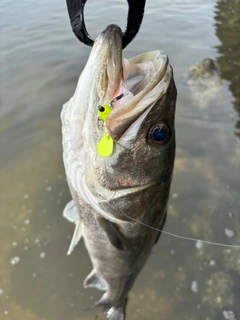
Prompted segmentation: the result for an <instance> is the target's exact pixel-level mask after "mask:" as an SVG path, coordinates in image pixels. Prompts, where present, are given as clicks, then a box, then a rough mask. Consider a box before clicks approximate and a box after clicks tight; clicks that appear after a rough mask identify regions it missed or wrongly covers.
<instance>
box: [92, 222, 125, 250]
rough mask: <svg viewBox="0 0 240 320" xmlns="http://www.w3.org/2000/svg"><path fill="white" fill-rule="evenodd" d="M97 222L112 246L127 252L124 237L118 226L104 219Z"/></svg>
mask: <svg viewBox="0 0 240 320" xmlns="http://www.w3.org/2000/svg"><path fill="white" fill-rule="evenodd" d="M97 220H98V223H99V225H100V226H101V228H102V229H103V230H104V231H105V233H106V234H107V236H108V239H109V241H110V242H111V244H112V245H113V246H114V247H116V248H117V249H119V250H124V251H127V248H126V245H125V243H124V239H123V235H121V233H120V231H119V230H118V228H117V225H116V224H114V223H112V222H111V221H109V220H107V219H104V218H102V217H101V218H98V219H97Z"/></svg>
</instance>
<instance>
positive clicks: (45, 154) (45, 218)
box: [0, 0, 240, 320]
mask: <svg viewBox="0 0 240 320" xmlns="http://www.w3.org/2000/svg"><path fill="white" fill-rule="evenodd" d="M126 15H127V6H126V1H124V0H122V1H120V0H116V1H112V2H111V4H109V1H107V0H101V1H100V0H98V1H97V0H95V1H93V0H92V1H90V0H89V3H88V4H87V6H86V24H87V27H88V30H89V33H90V34H91V35H92V36H93V37H95V36H96V35H97V34H98V33H99V31H100V30H103V29H104V28H105V27H106V25H107V24H110V23H117V24H119V25H120V26H121V27H123V28H124V26H125V20H126ZM239 16H240V2H239V1H238V0H232V1H211V0H208V1H202V0H201V1H200V0H194V1H193V0H184V1H179V0H172V1H170V0H163V1H157V0H152V1H148V3H147V5H146V14H145V17H144V21H143V24H142V27H141V30H140V33H139V34H138V35H137V37H136V39H135V40H134V41H133V42H132V43H131V44H130V45H129V46H128V48H127V49H126V50H125V56H126V57H131V56H134V55H136V54H139V53H142V52H144V51H150V50H156V49H162V50H164V51H165V52H166V53H167V54H168V55H169V59H170V62H171V64H172V66H173V69H174V73H175V80H176V85H177V88H178V101H177V113H176V130H177V154H176V161H175V170H174V178H173V182H172V189H171V197H170V202H169V213H168V219H167V223H166V226H165V231H169V232H173V233H176V234H180V235H184V236H187V237H193V238H199V239H204V240H208V241H214V242H221V243H226V244H238V245H240V196H239V193H240V141H239V129H240V125H239V123H240V121H239V115H240V92H239V88H240V84H239V75H240V35H239V29H240V20H239ZM0 17H1V22H0V23H1V30H2V31H1V48H0V52H1V53H0V54H1V56H0V58H1V62H0V64H1V80H0V81H1V82H0V86H1V87H0V89H1V109H0V134H1V142H0V143H1V149H0V150H1V166H0V174H1V206H0V209H1V213H0V217H1V220H0V221H1V222H0V239H1V246H0V261H1V268H0V319H11V320H15V319H29V320H55V319H56V320H66V319H68V320H78V319H81V320H88V319H89V320H90V319H99V320H100V319H104V317H103V315H102V313H101V310H99V309H97V310H91V311H84V310H85V309H86V308H89V307H91V306H92V305H93V303H94V302H95V301H96V300H98V298H99V297H100V295H101V293H99V292H97V291H96V290H84V289H83V287H82V282H83V280H84V278H85V277H86V275H87V274H88V273H89V271H90V270H91V264H90V261H89V257H88V254H87V252H86V250H85V248H84V244H83V242H81V243H80V244H79V245H78V247H77V248H76V249H75V251H74V252H73V253H72V255H71V256H69V257H68V256H66V252H67V249H68V245H69V242H70V238H71V235H72V232H73V225H71V224H69V223H68V222H67V221H65V220H64V219H63V218H62V210H63V208H64V206H65V204H66V203H67V202H68V201H69V199H70V194H69V191H68V186H67V183H66V179H65V173H64V169H63V164H62V148H61V132H60V128H61V127H60V118H59V115H60V112H61V108H62V104H63V103H64V102H66V101H67V100H69V98H70V97H71V96H72V94H73V92H74V90H75V87H76V83H77V79H78V77H79V74H80V73H81V71H82V69H83V67H84V65H85V63H86V61H87V57H88V55H89V52H90V48H89V47H86V46H84V45H82V44H80V43H79V42H78V41H77V39H76V38H75V37H74V35H73V34H72V31H71V28H70V25H69V20H68V15H67V9H66V5H65V3H64V1H61V2H59V1H57V0H52V1H51V3H49V1H46V0H43V1H41V3H38V2H35V1H33V0H22V1H21V2H16V3H14V5H11V6H10V5H9V2H8V1H7V0H3V1H1V4H0ZM206 57H208V58H212V59H215V60H217V62H218V63H219V66H220V71H221V74H222V82H221V83H219V84H217V85H214V86H212V87H211V89H207V88H202V87H198V86H190V85H189V83H188V81H187V77H186V70H187V68H189V67H190V66H192V65H194V64H195V63H197V62H199V61H200V60H202V59H204V58H206ZM239 276H240V249H228V248H224V247H219V246H213V245H206V244H203V243H201V242H191V241H187V240H181V239H178V238H175V237H171V236H169V235H165V234H163V235H162V237H161V241H159V243H158V244H157V245H156V246H155V248H154V250H153V254H152V255H151V257H150V259H149V261H148V263H147V265H146V267H145V268H144V269H143V271H142V272H141V274H140V275H139V277H138V278H137V281H136V282H135V285H134V287H133V289H132V291H131V293H130V295H129V303H128V307H127V315H128V319H133V320H134V319H139V320H141V319H142V320H146V319H151V320H159V319H161V320H172V319H175V318H176V317H177V318H178V319H181V320H185V319H186V320H190V319H191V320H203V319H204V320H219V319H231V320H234V319H240V305H239V301H240V280H239V279H240V278H239Z"/></svg>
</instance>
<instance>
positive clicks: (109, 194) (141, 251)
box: [61, 25, 177, 320]
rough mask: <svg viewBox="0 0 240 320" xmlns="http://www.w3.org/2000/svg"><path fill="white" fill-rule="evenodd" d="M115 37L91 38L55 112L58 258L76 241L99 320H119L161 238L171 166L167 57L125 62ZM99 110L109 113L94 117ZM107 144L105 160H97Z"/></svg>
mask: <svg viewBox="0 0 240 320" xmlns="http://www.w3.org/2000/svg"><path fill="white" fill-rule="evenodd" d="M122 36H123V34H122V31H121V28H120V27H119V26H117V25H109V26H108V27H107V28H106V29H105V30H104V31H103V32H102V33H100V35H99V36H98V37H97V38H96V40H95V42H94V45H93V48H92V50H91V53H90V56H89V58H88V61H87V63H86V65H85V67H84V69H83V71H82V73H81V75H80V77H79V80H78V84H77V88H76V91H75V93H74V95H73V97H72V98H71V99H70V100H69V101H68V102H66V103H65V104H64V105H63V109H62V112H61V121H62V145H63V162H64V166H65V172H66V177H67V182H68V186H69V189H70V192H71V196H72V200H71V201H70V202H69V203H68V204H67V205H66V207H65V209H64V211H63V216H64V217H65V218H66V219H67V220H69V221H70V222H72V223H74V224H75V230H74V234H73V238H72V241H71V243H70V247H69V250H68V254H70V253H71V252H72V251H73V249H74V247H75V246H76V245H77V243H78V242H79V241H80V239H81V238H83V240H84V243H85V247H86V249H87V251H88V253H89V257H90V259H91V262H92V267H93V269H92V271H91V272H90V274H89V275H88V276H87V277H86V279H85V280H84V283H83V285H84V287H85V288H91V287H94V288H96V289H99V290H103V291H104V293H103V296H102V297H101V299H100V300H99V301H98V302H97V303H96V304H95V306H102V307H103V308H104V310H105V314H106V317H107V319H109V320H124V319H125V318H126V312H125V309H126V304H127V299H128V293H129V291H130V289H131V287H132V285H133V283H134V281H135V279H136V277H137V275H138V274H139V272H140V271H141V269H142V268H143V266H144V264H145V263H146V261H147V259H148V257H149V255H150V253H151V251H152V248H153V246H154V244H155V243H156V242H157V241H158V238H159V236H160V234H161V229H162V228H163V225H164V223H165V219H166V215H167V203H168V198H169V192H170V186H171V180H172V175H173V167H174V159H175V126H174V121H175V107H176V98H177V90H176V86H175V82H174V77H173V69H172V67H171V65H170V64H169V59H168V56H167V55H166V54H165V53H164V52H163V51H161V50H156V51H151V52H147V53H143V54H140V55H138V56H136V57H134V58H131V59H125V58H123V53H122ZM99 106H101V108H99ZM103 106H109V107H110V109H109V111H108V112H107V113H106V114H105V116H104V117H102V119H101V117H99V110H101V109H104V108H103ZM103 137H108V138H107V139H106V138H105V140H103ZM107 140H111V141H112V142H111V143H112V144H111V145H112V149H111V152H109V153H107V154H104V152H103V154H101V152H99V148H98V146H99V143H101V144H102V148H103V149H104V143H105V142H101V141H107ZM106 143H107V142H106ZM106 148H108V146H106Z"/></svg>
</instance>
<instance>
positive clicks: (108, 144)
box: [97, 134, 113, 158]
mask: <svg viewBox="0 0 240 320" xmlns="http://www.w3.org/2000/svg"><path fill="white" fill-rule="evenodd" d="M97 152H98V153H99V154H100V156H102V157H104V158H107V157H109V156H110V155H111V154H112V152H113V139H112V138H111V137H110V135H109V134H105V136H103V137H102V139H101V140H100V141H99V143H98V145H97Z"/></svg>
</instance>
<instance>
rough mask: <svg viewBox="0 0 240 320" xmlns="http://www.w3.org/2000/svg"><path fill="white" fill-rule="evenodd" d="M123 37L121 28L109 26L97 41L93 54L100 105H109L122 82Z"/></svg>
mask: <svg viewBox="0 0 240 320" xmlns="http://www.w3.org/2000/svg"><path fill="white" fill-rule="evenodd" d="M122 37H123V33H122V30H121V28H120V27H119V26H117V25H115V24H111V25H109V26H108V27H107V28H106V29H105V30H104V31H103V32H102V33H101V34H100V35H99V36H98V37H97V39H96V41H95V43H94V46H93V49H92V52H91V54H92V55H93V59H91V58H92V57H91V58H90V60H93V61H94V65H95V66H94V67H95V68H96V70H95V73H96V77H95V92H96V95H97V99H98V101H99V104H107V105H109V103H110V101H111V100H112V98H113V97H114V96H116V95H117V91H118V88H119V86H120V82H121V81H122V75H123V72H122V70H123V66H122Z"/></svg>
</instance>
